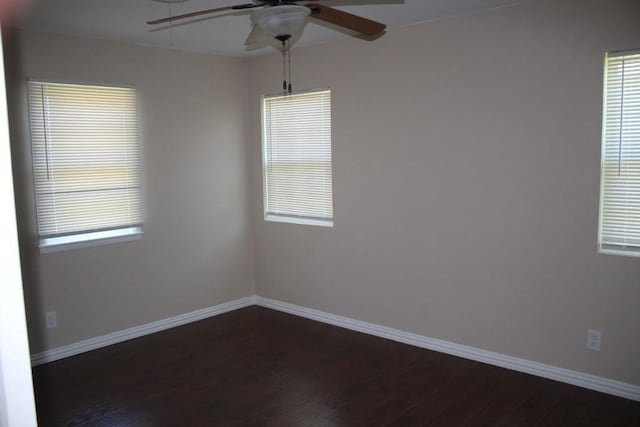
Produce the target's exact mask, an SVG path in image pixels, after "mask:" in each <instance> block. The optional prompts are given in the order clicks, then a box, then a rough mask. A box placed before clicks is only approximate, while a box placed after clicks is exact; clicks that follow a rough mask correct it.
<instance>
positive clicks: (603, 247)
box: [598, 49, 640, 257]
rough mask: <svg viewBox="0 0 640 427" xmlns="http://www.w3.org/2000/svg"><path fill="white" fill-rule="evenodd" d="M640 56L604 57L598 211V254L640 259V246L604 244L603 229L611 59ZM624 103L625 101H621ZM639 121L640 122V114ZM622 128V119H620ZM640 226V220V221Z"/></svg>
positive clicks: (632, 51)
mask: <svg viewBox="0 0 640 427" xmlns="http://www.w3.org/2000/svg"><path fill="white" fill-rule="evenodd" d="M637 55H640V49H629V50H619V51H611V52H607V53H606V54H605V57H604V67H603V70H604V75H603V90H602V134H601V140H600V146H601V152H600V189H599V210H598V253H601V254H608V255H622V256H628V257H640V245H638V246H634V245H628V246H627V245H622V244H616V243H610V242H604V241H603V239H604V236H603V234H604V233H603V227H604V220H605V206H604V205H605V184H606V169H607V166H606V159H607V155H606V151H607V126H608V122H609V118H608V94H609V91H610V87H609V86H610V85H609V59H610V58H619V57H623V56H637ZM622 90H623V92H622V95H621V96H622V98H623V99H624V94H625V92H624V88H623V89H622ZM621 102H623V101H621ZM638 120H640V113H639V117H638ZM620 121H621V128H622V117H621V118H620ZM638 225H640V220H638Z"/></svg>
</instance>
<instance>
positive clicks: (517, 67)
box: [249, 0, 640, 384]
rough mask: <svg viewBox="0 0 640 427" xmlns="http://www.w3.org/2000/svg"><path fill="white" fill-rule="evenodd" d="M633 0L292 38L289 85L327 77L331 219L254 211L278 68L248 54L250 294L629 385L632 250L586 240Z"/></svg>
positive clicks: (639, 6) (639, 12)
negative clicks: (589, 339) (314, 221)
mask: <svg viewBox="0 0 640 427" xmlns="http://www.w3.org/2000/svg"><path fill="white" fill-rule="evenodd" d="M639 16H640V3H639V2H638V1H637V0H610V1H601V0H539V1H533V2H529V3H528V4H525V5H521V6H516V7H512V8H505V9H499V10H494V11H488V12H483V13H479V14H474V15H469V16H462V17H457V18H453V19H447V20H441V21H437V22H431V23H425V24H421V25H415V26H411V27H407V28H401V29H392V30H390V31H389V33H388V34H387V35H385V36H384V37H382V38H381V39H379V40H378V41H375V42H374V43H366V42H363V41H360V40H356V39H352V40H349V41H347V42H341V43H335V44H327V45H322V46H317V47H313V48H308V49H300V50H294V53H293V70H294V76H295V81H294V83H295V86H296V87H297V88H298V89H303V88H304V89H307V88H318V87H327V86H331V88H332V89H333V113H334V116H333V120H334V121H333V149H334V183H335V184H334V185H335V188H334V198H335V227H334V228H332V229H327V228H314V227H310V226H300V225H291V224H281V223H268V222H264V221H263V219H262V181H261V179H262V178H261V165H260V162H261V159H260V134H259V97H260V95H261V94H263V93H272V92H276V91H278V90H279V82H280V81H281V78H282V77H281V74H280V72H281V71H280V70H281V68H280V67H281V63H280V58H279V56H278V55H270V56H268V57H263V58H258V59H254V60H252V61H251V66H250V82H251V84H250V98H249V102H250V107H251V110H250V111H251V123H252V127H251V132H250V140H249V141H250V145H251V154H252V164H251V170H252V172H253V173H254V179H253V184H254V185H253V193H254V194H253V197H254V219H255V251H256V253H255V258H256V273H255V276H256V289H257V293H258V294H259V295H262V296H265V297H271V298H276V299H279V300H284V301H287V302H291V303H295V304H300V305H303V306H307V307H311V308H316V309H320V310H325V311H327V312H331V313H335V314H339V315H344V316H349V317H353V318H356V319H360V320H364V321H369V322H374V323H377V324H382V325H386V326H390V327H394V328H399V329H403V330H407V331H411V332H414V333H418V334H422V335H426V336H429V337H434V338H440V339H444V340H448V341H452V342H456V343H461V344H466V345H470V346H474V347H479V348H483V349H489V350H492V351H496V352H500V353H506V354H509V355H513V356H517V357H522V358H526V359H531V360H535V361H539V362H543V363H548V364H551V365H556V366H560V367H565V368H570V369H574V370H578V371H583V372H588V373H592V374H596V375H601V376H604V377H608V378H612V379H616V380H621V381H625V382H629V383H633V384H640V365H639V364H638V360H640V340H639V339H638V337H639V336H640V335H639V330H638V327H639V325H640V310H639V309H638V303H639V302H640V259H638V258H625V257H619V256H611V255H599V254H598V253H597V251H596V238H597V220H598V185H599V154H600V128H601V126H600V120H601V102H602V95H601V91H602V77H603V75H602V68H603V56H604V52H605V51H608V50H619V49H631V48H640V25H638V17H639ZM588 328H595V329H599V330H601V331H602V332H603V347H602V351H601V352H599V353H596V352H589V351H587V350H586V349H585V340H586V331H587V329H588Z"/></svg>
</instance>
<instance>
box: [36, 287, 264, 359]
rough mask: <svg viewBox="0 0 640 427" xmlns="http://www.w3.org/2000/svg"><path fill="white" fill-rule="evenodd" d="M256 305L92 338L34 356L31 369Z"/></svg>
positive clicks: (229, 305) (226, 306) (246, 301)
mask: <svg viewBox="0 0 640 427" xmlns="http://www.w3.org/2000/svg"><path fill="white" fill-rule="evenodd" d="M254 304H255V297H254V296H251V297H245V298H240V299H237V300H234V301H229V302H225V303H223V304H218V305H215V306H213V307H207V308H203V309H201V310H196V311H192V312H190V313H185V314H180V315H178V316H175V317H171V318H168V319H163V320H158V321H156V322H151V323H147V324H145V325H140V326H135V327H133V328H129V329H124V330H122V331H117V332H113V333H111V334H107V335H103V336H100V337H95V338H89V339H87V340H83V341H79V342H76V343H73V344H69V345H65V346H63V347H58V348H54V349H52V350H47V351H43V352H42V353H35V354H32V355H31V365H32V366H37V365H41V364H43V363H48V362H53V361H56V360H59V359H64V358H65V357H70V356H75V355H77V354H80V353H84V352H87V351H91V350H95V349H98V348H101V347H106V346H108V345H111V344H117V343H119V342H123V341H127V340H130V339H133V338H139V337H142V336H144V335H149V334H153V333H154V332H160V331H164V330H165V329H170V328H175V327H176V326H181V325H185V324H187V323H191V322H196V321H198V320H202V319H206V318H208V317H213V316H217V315H219V314H223V313H227V312H229V311H233V310H237V309H239V308H244V307H249V306H251V305H254Z"/></svg>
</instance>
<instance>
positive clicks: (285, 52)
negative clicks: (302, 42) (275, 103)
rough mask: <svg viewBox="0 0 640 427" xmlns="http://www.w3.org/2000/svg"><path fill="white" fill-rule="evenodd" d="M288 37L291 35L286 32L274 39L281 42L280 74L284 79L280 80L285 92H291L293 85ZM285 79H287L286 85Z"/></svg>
mask: <svg viewBox="0 0 640 427" xmlns="http://www.w3.org/2000/svg"><path fill="white" fill-rule="evenodd" d="M290 38H291V36H290V35H288V34H284V35H282V36H277V37H276V39H278V40H280V42H281V43H282V75H283V76H284V79H283V81H282V90H283V91H284V92H285V93H287V92H288V93H293V87H292V86H291V43H289V39H290ZM287 64H288V66H287ZM287 68H288V73H287ZM287 80H289V84H288V85H287Z"/></svg>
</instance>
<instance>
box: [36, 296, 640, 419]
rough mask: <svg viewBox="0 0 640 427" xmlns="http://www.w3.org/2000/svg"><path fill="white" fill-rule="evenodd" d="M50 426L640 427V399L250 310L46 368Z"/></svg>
mask: <svg viewBox="0 0 640 427" xmlns="http://www.w3.org/2000/svg"><path fill="white" fill-rule="evenodd" d="M34 381H35V391H36V402H37V409H38V419H39V423H40V425H42V426H71V425H82V426H384V425H394V426H421V425H442V426H459V425H468V426H476V425H477V426H485V425H487V426H519V425H544V426H547V425H556V426H591V425H592V426H640V403H638V402H633V401H630V400H625V399H621V398H617V397H613V396H609V395H606V394H601V393H597V392H594V391H589V390H585V389H582V388H578V387H573V386H570V385H566V384H562V383H557V382H554V381H550V380H545V379H541V378H537V377H533V376H530V375H526V374H521V373H518V372H513V371H508V370H505V369H501V368H496V367H493V366H490V365H484V364H481V363H477V362H473V361H469V360H464V359H460V358H457V357H453V356H447V355H444V354H440V353H436V352H432V351H427V350H423V349H419V348H415V347H411V346H408V345H404V344H399V343H395V342H392V341H388V340H384V339H380V338H376V337H372V336H368V335H364V334H360V333H357V332H352V331H348V330H345V329H340V328H337V327H333V326H329V325H325V324H322V323H317V322H313V321H310V320H305V319H301V318H298V317H294V316H289V315H286V314H282V313H279V312H276V311H272V310H268V309H264V308H259V307H249V308H246V309H242V310H238V311H235V312H232V313H227V314H224V315H221V316H218V317H215V318H212V319H207V320H203V321H200V322H197V323H192V324H189V325H186V326H182V327H179V328H175V329H172V330H168V331H164V332H160V333H157V334H153V335H150V336H146V337H143V338H139V339H136V340H132V341H128V342H124V343H121V344H117V345H113V346H110V347H106V348H103V349H100V350H95V351H92V352H89V353H85V354H82V355H79V356H75V357H72V358H68V359H64V360H60V361H57V362H53V363H49V364H46V365H42V366H38V367H36V368H34Z"/></svg>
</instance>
